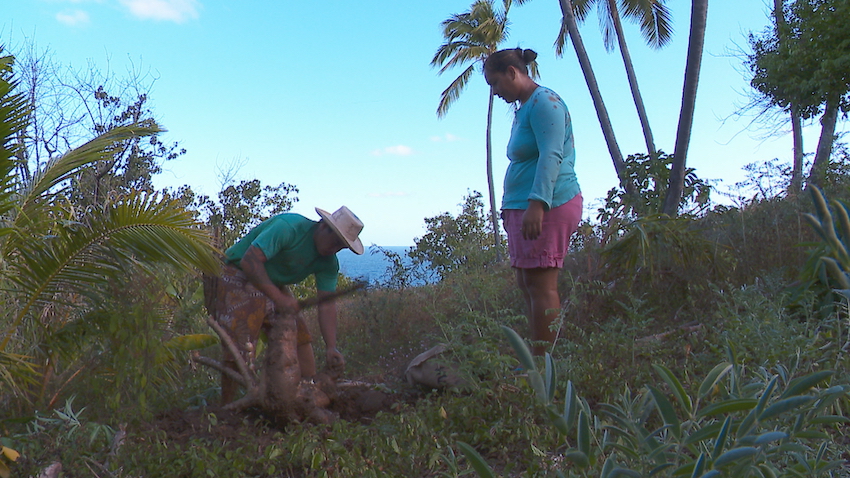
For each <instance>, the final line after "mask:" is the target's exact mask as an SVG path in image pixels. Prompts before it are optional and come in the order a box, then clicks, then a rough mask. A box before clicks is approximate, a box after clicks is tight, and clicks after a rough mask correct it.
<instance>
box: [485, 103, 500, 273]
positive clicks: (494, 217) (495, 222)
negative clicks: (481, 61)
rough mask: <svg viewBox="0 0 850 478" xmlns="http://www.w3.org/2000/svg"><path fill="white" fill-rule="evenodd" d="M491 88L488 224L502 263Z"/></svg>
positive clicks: (497, 256)
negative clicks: (494, 179) (494, 177)
mask: <svg viewBox="0 0 850 478" xmlns="http://www.w3.org/2000/svg"><path fill="white" fill-rule="evenodd" d="M494 96H495V95H493V88H492V87H491V88H490V101H489V103H488V104H487V133H486V136H487V146H486V150H487V190H488V192H489V193H490V224H491V225H492V227H493V246H494V247H495V248H496V262H501V261H502V247H501V246H502V241H501V240H500V239H501V238H500V237H499V236H500V234H499V214H498V212H497V211H498V208H497V207H496V188H495V186H494V183H493V141H492V139H491V136H492V133H493V97H494Z"/></svg>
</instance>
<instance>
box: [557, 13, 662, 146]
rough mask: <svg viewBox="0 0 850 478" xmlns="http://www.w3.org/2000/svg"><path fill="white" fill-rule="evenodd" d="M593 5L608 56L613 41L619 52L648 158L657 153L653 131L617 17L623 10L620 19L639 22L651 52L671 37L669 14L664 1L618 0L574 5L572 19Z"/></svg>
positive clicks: (619, 20)
mask: <svg viewBox="0 0 850 478" xmlns="http://www.w3.org/2000/svg"><path fill="white" fill-rule="evenodd" d="M594 4H596V6H597V7H598V11H599V23H600V27H601V28H602V37H603V43H604V45H605V49H606V50H608V51H609V52H610V51H611V50H613V49H614V43H615V41H616V43H617V45H618V46H619V48H620V54H621V56H622V57H623V65H624V66H625V69H626V76H627V77H628V80H629V88H630V89H631V91H632V98H634V102H635V107H636V108H637V113H638V117H639V118H640V124H641V128H642V129H643V135H644V140H645V141H646V148H647V152H648V154H649V155H650V156H651V155H653V154H654V153H655V151H656V149H655V141H654V139H653V137H652V129H651V128H650V127H649V118H648V117H647V114H646V108H645V107H644V104H643V97H642V96H641V94H640V88H639V87H638V82H637V75H636V74H635V68H634V64H633V63H632V58H631V55H630V54H629V48H628V44H627V43H626V37H625V34H624V33H623V23H622V21H621V19H620V13H621V10H622V14H623V16H625V17H626V18H627V19H631V20H635V21H637V22H639V23H640V28H641V33H642V34H643V37H644V39H645V40H646V43H647V44H648V45H649V46H650V47H652V48H655V49H659V48H662V47H663V46H665V45H666V44H667V43H668V42H669V41H670V39H671V38H672V35H673V30H672V25H671V23H670V11H669V9H668V8H667V6H666V5H664V0H620V1H619V3H618V1H617V0H578V1H576V2H575V3H573V8H575V15H576V18H577V20H578V21H579V22H582V21H584V20H585V18H587V15H588V14H589V12H590V8H591V7H592V6H593V5H594Z"/></svg>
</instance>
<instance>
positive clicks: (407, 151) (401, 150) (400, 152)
mask: <svg viewBox="0 0 850 478" xmlns="http://www.w3.org/2000/svg"><path fill="white" fill-rule="evenodd" d="M385 154H390V155H393V156H410V155H411V154H413V148H411V147H410V146H405V145H403V144H399V145H396V146H387V147H386V148H384V149H376V150H374V151H372V156H383V155H385Z"/></svg>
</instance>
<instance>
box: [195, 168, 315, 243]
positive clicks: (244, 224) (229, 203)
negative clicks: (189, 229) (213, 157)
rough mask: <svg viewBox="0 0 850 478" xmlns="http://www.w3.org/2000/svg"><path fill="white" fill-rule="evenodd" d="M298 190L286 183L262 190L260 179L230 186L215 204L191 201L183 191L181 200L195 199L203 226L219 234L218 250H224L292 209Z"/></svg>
mask: <svg viewBox="0 0 850 478" xmlns="http://www.w3.org/2000/svg"><path fill="white" fill-rule="evenodd" d="M296 194H298V188H297V187H295V186H293V185H291V184H287V183H280V184H279V185H277V186H269V185H266V186H263V185H262V183H261V182H260V180H259V179H253V180H250V181H247V180H245V181H241V182H240V183H239V184H229V185H226V186H224V187H223V188H222V190H221V191H219V193H218V200H217V201H213V200H212V199H210V198H209V197H208V196H200V197H198V198H196V199H195V198H194V194H193V193H191V192H190V191H188V190H183V195H184V196H187V195H188V196H189V197H190V198H192V199H194V201H193V203H194V204H193V207H194V208H197V209H198V210H199V211H200V212H201V214H202V216H203V217H204V218H205V221H206V223H207V224H208V225H209V227H211V228H212V229H213V230H217V231H219V234H220V237H219V238H218V240H219V241H220V246H221V247H222V248H227V247H230V246H231V245H233V244H234V243H235V242H236V241H238V240H239V239H241V238H242V236H244V235H245V234H247V233H248V231H250V230H251V229H252V228H253V227H254V226H257V225H258V224H260V223H261V222H263V221H265V220H266V219H268V218H270V217H272V216H274V215H276V214H281V213H284V212H287V211H289V210H290V209H292V206H293V205H294V204H295V203H296V202H297V201H298V197H297V196H295V195H296Z"/></svg>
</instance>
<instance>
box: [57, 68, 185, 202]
mask: <svg viewBox="0 0 850 478" xmlns="http://www.w3.org/2000/svg"><path fill="white" fill-rule="evenodd" d="M92 96H93V98H92V99H93V100H94V102H95V108H96V109H97V111H96V112H93V114H94V115H95V117H94V118H93V124H92V125H91V126H92V132H91V133H93V134H98V135H99V134H104V133H106V132H108V131H111V130H113V129H115V128H117V127H121V126H130V125H142V126H155V125H156V123H155V121H154V120H153V111H151V109H150V107H149V106H148V105H147V103H148V96H147V94H144V93H142V94H139V95H138V96H137V97H136V98H135V100H134V101H132V102H128V100H127V99H126V98H122V97H121V96H113V95H111V94H110V93H108V92H107V91H106V89H105V88H104V86H102V85H101V86H98V87H97V89H96V90H95V91H94V92H93V95H92ZM143 139H144V141H143ZM185 153H186V150H185V149H182V148H180V147H179V146H178V145H177V143H173V144H171V145H166V144H164V143H163V142H162V141H161V140H160V139H159V137H158V134H156V133H154V134H152V135H150V136H149V137H147V138H142V137H141V136H139V137H133V138H130V139H128V140H127V141H124V142H122V143H121V144H120V146H119V147H117V148H114V150H113V151H112V154H111V155H110V157H109V158H108V159H106V160H104V161H101V162H98V163H95V164H89V165H86V166H83V167H81V168H80V169H79V170H78V171H77V172H76V174H75V175H74V177H73V179H72V181H71V188H70V193H69V197H70V200H71V201H72V202H73V203H74V204H75V205H77V206H78V207H83V208H85V207H92V206H98V205H102V204H103V203H104V202H105V201H106V200H107V198H108V197H109V196H113V197H114V196H117V195H124V194H129V193H131V192H133V191H147V192H153V191H154V187H153V176H154V175H156V174H158V173H159V172H161V170H162V166H161V164H160V163H161V162H162V161H168V160H173V159H176V158H177V157H179V156H180V155H182V154H185Z"/></svg>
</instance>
